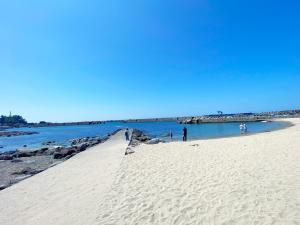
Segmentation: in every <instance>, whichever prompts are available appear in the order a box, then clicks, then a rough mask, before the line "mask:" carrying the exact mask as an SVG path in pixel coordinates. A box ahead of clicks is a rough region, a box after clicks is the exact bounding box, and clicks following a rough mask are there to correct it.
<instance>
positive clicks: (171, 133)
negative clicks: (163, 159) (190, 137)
mask: <svg viewBox="0 0 300 225" xmlns="http://www.w3.org/2000/svg"><path fill="white" fill-rule="evenodd" d="M170 138H171V140H173V132H172V131H171V130H170Z"/></svg>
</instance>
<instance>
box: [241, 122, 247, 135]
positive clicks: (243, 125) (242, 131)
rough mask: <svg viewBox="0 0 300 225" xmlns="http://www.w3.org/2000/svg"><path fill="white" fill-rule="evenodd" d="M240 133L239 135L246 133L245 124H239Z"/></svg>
mask: <svg viewBox="0 0 300 225" xmlns="http://www.w3.org/2000/svg"><path fill="white" fill-rule="evenodd" d="M240 131H241V134H245V133H247V131H248V127H247V125H246V124H245V123H241V124H240Z"/></svg>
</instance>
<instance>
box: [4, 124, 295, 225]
mask: <svg viewBox="0 0 300 225" xmlns="http://www.w3.org/2000/svg"><path fill="white" fill-rule="evenodd" d="M288 121H291V122H293V123H294V124H295V125H294V126H292V127H289V128H286V129H283V130H277V131H273V132H268V133H261V134H255V135H250V136H242V137H231V138H220V139H210V140H199V141H192V142H187V143H182V142H173V143H165V144H158V145H140V146H138V147H136V148H135V151H136V152H135V153H134V154H131V155H128V156H124V155H123V154H124V150H125V147H126V143H125V142H124V141H123V140H122V138H121V137H120V136H119V137H115V140H112V141H109V142H107V143H106V144H103V145H99V146H96V147H95V148H94V149H91V150H89V151H86V152H83V153H82V154H79V155H77V156H76V157H75V158H73V159H71V160H69V161H67V162H65V163H63V164H61V165H59V166H57V167H54V168H51V169H49V170H47V171H45V172H44V173H41V174H39V175H37V176H35V177H33V178H30V179H28V180H25V181H24V182H21V183H19V184H17V185H15V186H13V187H11V188H8V189H6V190H4V191H2V192H0V224H1V225H2V224H5V225H19V224H20V225H21V224H24V225H27V224H28V225H35V224H43V225H48V224H49V225H50V224H53V225H54V224H58V225H62V224H64V225H69V224H70V225H71V224H72V225H73V224H78V225H89V224H99V225H100V224H101V225H102V224H112V225H125V224H141V225H145V224H155V225H160V224H184V225H186V224H203V225H210V224H214V225H219V224H224V225H225V224H232V225H235V224H241V225H248V224H257V225H260V224H261V225H265V224H274V225H276V224H278V225H290V224H300V119H289V120H288ZM120 135H122V134H120ZM105 145H106V146H105ZM103 152H104V153H105V154H104V153H103ZM101 183H103V185H101Z"/></svg>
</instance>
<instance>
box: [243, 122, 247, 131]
mask: <svg viewBox="0 0 300 225" xmlns="http://www.w3.org/2000/svg"><path fill="white" fill-rule="evenodd" d="M243 126H244V132H245V133H247V131H248V127H247V125H246V124H245V123H244V124H243Z"/></svg>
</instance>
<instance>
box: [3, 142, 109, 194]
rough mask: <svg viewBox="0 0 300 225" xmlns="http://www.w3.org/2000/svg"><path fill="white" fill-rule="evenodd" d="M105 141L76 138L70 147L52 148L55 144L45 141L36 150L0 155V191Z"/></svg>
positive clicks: (23, 150)
mask: <svg viewBox="0 0 300 225" xmlns="http://www.w3.org/2000/svg"><path fill="white" fill-rule="evenodd" d="M105 140H107V138H105V139H101V138H100V137H85V138H78V139H73V140H70V146H67V147H64V146H54V144H55V142H52V141H47V142H44V143H43V145H44V146H42V147H41V148H38V149H32V150H28V149H22V150H16V151H10V152H4V153H0V190H3V189H5V188H7V187H9V186H11V185H13V184H15V183H17V182H19V181H21V180H24V179H26V178H29V177H31V176H33V175H35V174H38V173H40V172H42V171H44V170H46V169H48V168H50V167H52V166H55V165H57V164H59V163H61V162H63V161H65V160H67V159H69V158H71V157H73V156H75V155H76V154H78V153H79V152H82V151H85V150H86V149H88V148H90V147H92V146H95V145H97V144H99V143H102V142H104V141H105Z"/></svg>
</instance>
